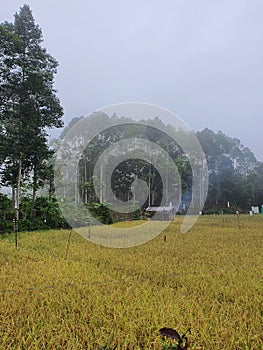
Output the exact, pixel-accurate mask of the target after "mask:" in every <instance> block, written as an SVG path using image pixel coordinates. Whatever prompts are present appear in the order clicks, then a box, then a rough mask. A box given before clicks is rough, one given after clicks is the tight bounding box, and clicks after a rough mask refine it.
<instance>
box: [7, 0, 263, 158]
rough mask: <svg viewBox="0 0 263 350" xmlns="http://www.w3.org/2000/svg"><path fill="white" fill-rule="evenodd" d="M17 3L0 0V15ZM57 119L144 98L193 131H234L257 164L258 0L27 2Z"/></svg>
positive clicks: (262, 150)
mask: <svg viewBox="0 0 263 350" xmlns="http://www.w3.org/2000/svg"><path fill="white" fill-rule="evenodd" d="M24 3H25V1H19V0H9V1H6V0H0V22H3V21H5V20H7V21H9V22H13V15H14V13H15V12H17V11H19V8H20V7H21V6H22V5H23V4H24ZM26 3H28V4H29V5H30V7H31V10H32V12H33V16H34V18H35V20H36V23H37V24H39V26H40V27H41V29H42V32H43V38H44V43H43V46H44V47H46V48H47V50H48V52H49V53H50V54H52V55H53V56H54V57H55V58H56V59H57V60H58V62H59V69H58V74H57V76H56V89H57V90H58V96H59V98H60V100H61V103H62V105H63V107H64V111H65V116H64V121H65V123H66V124H67V123H68V121H69V120H70V119H72V118H73V117H76V116H81V115H87V114H89V113H90V112H92V111H94V110H96V109H98V108H100V107H103V106H105V105H110V104H115V103H123V102H132V101H134V102H136V101H139V102H146V103H153V104H156V105H159V106H161V107H164V108H167V109H169V110H171V111H172V112H174V113H175V114H177V115H179V116H180V117H181V118H182V119H184V121H185V122H186V123H187V124H188V125H189V126H190V127H191V128H192V129H193V130H202V129H203V128H205V127H208V128H210V129H212V130H214V131H218V130H222V131H223V132H224V133H226V134H227V135H229V136H231V137H237V138H239V139H240V140H241V141H242V143H243V144H244V145H245V146H248V147H249V148H251V150H252V151H253V152H254V153H255V155H256V156H257V157H258V159H259V160H261V161H263V141H262V134H263V125H262V124H263V118H262V117H263V115H262V114H263V112H262V111H263V108H262V107H263V96H262V93H263V19H262V14H263V1H262V0H246V1H245V0H231V1H229V0H220V1H219V0H218V1H213V0H188V1H186V0H166V1H161V0H158V1H156V0H144V1H139V0H126V1H123V0H110V1H109V0H92V1H91V0H75V1H69V2H67V1H64V0H63V1H62V0H56V1H54V0H52V1H51V0H45V1H42V0H28V1H27V2H26Z"/></svg>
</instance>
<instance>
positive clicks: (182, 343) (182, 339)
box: [159, 327, 190, 350]
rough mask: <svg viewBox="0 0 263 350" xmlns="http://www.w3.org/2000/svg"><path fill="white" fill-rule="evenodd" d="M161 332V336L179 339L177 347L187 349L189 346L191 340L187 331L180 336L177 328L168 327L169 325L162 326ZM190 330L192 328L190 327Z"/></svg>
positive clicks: (178, 349) (179, 349) (180, 349)
mask: <svg viewBox="0 0 263 350" xmlns="http://www.w3.org/2000/svg"><path fill="white" fill-rule="evenodd" d="M159 332H160V334H161V336H163V337H167V338H170V339H173V340H176V341H177V345H176V348H175V349H177V350H187V349H188V348H189V340H188V338H187V336H186V333H184V334H183V335H182V336H180V334H179V333H178V332H177V331H176V330H175V329H172V328H167V327H164V328H161V329H160V330H159ZM188 332H190V329H188ZM173 348H174V347H173Z"/></svg>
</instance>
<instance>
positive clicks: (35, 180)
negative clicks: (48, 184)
mask: <svg viewBox="0 0 263 350" xmlns="http://www.w3.org/2000/svg"><path fill="white" fill-rule="evenodd" d="M33 172H34V173H33V198H32V217H33V218H35V217H36V211H35V207H36V199H37V169H36V165H34V169H33Z"/></svg>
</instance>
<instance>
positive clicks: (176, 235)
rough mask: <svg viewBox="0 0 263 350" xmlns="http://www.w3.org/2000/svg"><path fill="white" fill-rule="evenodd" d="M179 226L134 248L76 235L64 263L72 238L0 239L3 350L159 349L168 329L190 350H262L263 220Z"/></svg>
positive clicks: (207, 220)
mask: <svg viewBox="0 0 263 350" xmlns="http://www.w3.org/2000/svg"><path fill="white" fill-rule="evenodd" d="M180 223H181V218H180V217H178V218H176V221H175V222H173V223H172V224H171V225H170V226H169V227H168V229H167V230H166V231H165V232H164V233H163V234H161V235H160V236H159V237H157V238H156V239H154V240H152V241H151V242H149V243H147V244H144V245H142V246H139V247H135V248H129V249H109V248H104V247H100V246H97V245H94V244H92V243H90V242H88V241H87V240H85V239H84V238H82V237H81V236H79V235H78V234H75V233H73V234H72V239H71V245H70V249H69V255H68V259H67V260H65V252H66V245H67V238H68V232H67V231H48V232H34V233H24V234H21V235H20V236H19V249H18V251H16V250H15V248H14V243H13V242H12V241H11V240H10V239H4V240H1V241H0V270H1V280H0V289H1V291H2V292H1V294H0V298H1V300H0V349H12V350H13V349H24V350H29V349H81V350H84V349H92V350H97V349H99V348H100V346H102V345H104V346H106V345H107V344H108V346H109V347H108V349H113V348H114V346H115V345H118V347H117V349H121V350H125V349H134V350H136V349H160V350H161V349H162V347H163V345H164V342H163V340H162V339H161V338H160V336H159V334H158V330H159V329H160V328H162V327H165V326H166V327H172V328H176V329H177V330H178V331H179V333H182V332H184V331H185V330H186V329H187V328H191V334H190V336H189V338H190V341H191V344H190V349H206V350H219V349H220V350H222V349H225V350H235V349H244V350H245V349H249V350H253V349H255V350H259V349H263V345H262V344H263V337H262V329H263V324H262V319H263V301H262V295H263V276H262V266H263V232H262V224H263V216H260V215H259V216H257V217H256V216H254V217H245V216H244V217H242V218H241V229H240V230H239V229H238V226H237V220H236V218H235V217H234V216H211V217H202V218H200V219H199V220H198V222H197V223H196V225H195V226H194V228H193V229H192V230H191V231H190V232H188V233H187V234H181V233H180V231H179V227H180ZM164 234H165V235H166V236H167V242H164V241H163V236H164ZM52 286H53V287H52ZM47 287H50V288H47ZM27 288H36V289H35V290H26V289H27ZM3 290H8V291H6V292H3Z"/></svg>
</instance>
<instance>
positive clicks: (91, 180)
mask: <svg viewBox="0 0 263 350" xmlns="http://www.w3.org/2000/svg"><path fill="white" fill-rule="evenodd" d="M42 42H43V38H42V33H41V29H40V28H39V26H38V25H36V24H35V21H34V18H33V16H32V13H31V10H30V8H29V6H27V5H25V6H23V7H22V8H21V9H20V12H19V13H17V14H16V15H15V20H14V23H8V22H5V23H3V24H1V25H0V186H1V187H2V188H1V193H0V231H1V232H9V231H12V230H13V229H14V228H15V229H19V230H34V229H48V228H60V227H67V222H66V221H65V219H64V218H63V216H62V213H61V211H60V207H59V205H58V201H57V198H56V191H55V183H54V182H55V177H56V178H59V175H58V174H56V176H55V171H56V172H58V171H59V169H58V167H57V168H56V169H55V166H54V164H55V162H56V164H57V165H58V164H59V162H61V161H62V160H61V159H56V151H57V150H58V149H59V147H60V145H61V144H62V143H63V141H64V140H65V138H66V137H67V132H68V131H69V130H70V129H71V128H72V127H74V126H76V125H77V124H78V122H79V121H80V120H82V119H83V118H84V117H78V118H73V119H72V121H71V122H70V123H69V125H68V126H67V127H65V128H64V130H63V131H62V133H61V136H60V137H59V138H58V139H55V140H52V141H51V142H49V138H48V130H49V129H51V128H62V127H63V122H62V116H63V108H62V106H61V104H60V101H59V99H58V97H57V95H56V91H55V89H54V87H53V86H54V76H55V74H56V69H57V66H58V62H57V61H56V60H55V59H54V58H53V57H52V56H51V55H50V54H48V53H47V50H46V49H45V48H43V47H42ZM86 118H91V120H93V121H94V124H96V123H98V122H100V120H99V118H102V120H103V118H104V120H105V121H107V123H106V125H109V126H110V127H108V128H107V129H105V130H104V131H103V132H100V133H98V134H97V135H96V136H94V138H93V139H92V140H91V142H90V143H89V144H88V145H87V147H86V148H85V150H84V151H83V152H82V154H81V155H79V159H78V164H77V172H76V173H75V174H72V178H73V181H74V186H73V187H72V188H71V190H70V191H71V192H69V193H67V199H68V200H69V201H70V205H71V207H70V208H71V211H72V215H73V216H74V210H75V209H74V208H76V206H78V204H79V203H84V205H85V206H86V208H87V209H88V210H89V211H90V212H91V213H92V215H94V216H95V217H96V218H98V220H99V221H101V222H103V223H110V222H112V221H114V220H118V219H120V217H119V216H118V215H116V214H115V213H114V212H113V211H112V210H110V209H109V207H108V206H106V205H105V203H104V202H105V198H108V193H107V191H108V190H109V186H108V187H107V186H105V183H106V179H107V178H108V172H109V166H110V164H111V163H115V162H116V159H117V158H118V156H117V155H116V153H115V154H112V155H111V158H110V159H109V160H108V161H107V162H106V163H104V168H103V169H102V168H101V169H102V171H101V174H100V176H97V177H96V176H94V168H95V166H96V163H97V160H98V158H99V157H100V156H101V155H102V154H103V152H104V151H105V150H106V149H107V148H109V147H111V146H112V145H114V144H115V143H116V142H118V141H120V140H122V141H123V140H125V139H127V140H131V139H132V138H134V137H136V138H138V139H143V140H147V141H149V142H152V143H155V144H157V145H158V146H159V147H160V148H162V149H163V150H164V151H165V152H166V153H167V154H169V157H170V159H172V162H173V163H174V165H175V166H176V168H177V169H178V172H179V174H180V181H181V203H180V205H179V206H178V211H177V212H178V213H180V214H183V213H184V210H185V208H187V206H188V205H189V203H190V200H191V195H192V183H193V172H192V169H191V164H190V162H189V157H188V156H189V155H188V154H186V153H185V152H184V151H183V149H182V147H181V146H180V145H179V144H178V143H176V142H175V141H174V139H173V138H171V137H170V136H169V133H168V132H167V133H165V132H164V130H165V129H167V130H168V129H169V130H170V129H171V126H170V125H164V124H163V123H162V121H161V120H160V119H159V118H158V116H157V117H156V116H155V118H154V119H153V121H152V124H149V123H148V125H147V126H145V125H143V124H140V123H138V124H133V123H132V121H131V120H130V119H129V118H126V117H125V116H117V115H113V116H108V115H106V114H105V115H99V114H96V113H93V114H92V115H91V116H89V117H86ZM84 119H85V118H84ZM116 119H121V120H122V121H123V123H122V125H118V126H116V125H115V124H114V122H116ZM111 125H112V126H111ZM174 132H175V133H177V135H179V136H178V138H179V139H184V138H185V139H187V137H188V136H189V135H187V133H185V132H183V131H182V130H174ZM195 136H196V138H197V139H198V140H199V142H200V144H201V146H202V149H203V151H204V154H205V157H206V162H207V167H208V176H209V178H208V180H209V181H208V184H209V186H208V194H207V198H206V202H205V205H204V210H203V211H204V213H221V212H222V211H223V212H225V213H227V212H235V211H236V210H239V211H241V212H247V211H248V210H249V209H250V207H251V205H261V204H263V181H262V179H263V163H261V162H258V161H257V159H256V158H255V156H254V154H253V152H251V151H250V150H249V149H248V148H247V147H245V146H243V145H242V143H241V142H240V140H238V139H236V138H231V137H229V136H226V135H225V134H224V133H223V132H222V131H219V132H217V133H215V132H213V131H212V130H209V129H204V130H202V131H198V132H196V133H195ZM75 137H76V139H75V140H74V139H73V140H71V141H72V144H68V152H74V145H75V144H76V142H78V141H79V140H78V137H79V135H78V134H77V133H76V135H75ZM127 142H128V143H127V147H128V149H129V153H127V150H125V152H126V159H124V160H122V161H121V162H120V163H119V165H118V166H116V167H115V169H113V170H114V171H113V173H112V176H111V181H110V187H111V188H112V190H113V192H114V194H115V196H116V197H117V198H118V199H119V200H120V201H122V202H127V201H130V200H131V199H132V198H133V191H132V190H133V189H132V186H133V182H134V180H135V179H141V180H143V181H144V182H145V183H147V185H148V189H149V190H148V195H147V198H146V200H145V201H144V203H143V205H142V206H141V208H140V210H139V211H138V210H137V209H136V210H134V212H132V215H129V216H127V217H126V218H128V219H137V218H141V217H145V216H146V215H147V213H146V212H145V209H146V208H147V206H158V205H160V204H161V203H163V201H164V202H165V203H166V204H167V205H168V204H169V202H170V201H171V195H170V194H171V193H172V191H173V188H174V187H176V185H177V184H176V182H177V179H176V177H174V178H173V175H172V173H171V172H170V170H169V171H168V170H166V169H168V168H167V164H166V160H165V159H162V158H161V156H160V162H159V163H160V164H159V166H160V168H162V169H164V173H165V177H164V179H163V178H162V176H161V174H160V171H157V169H156V167H155V166H154V164H151V161H150V160H149V161H146V160H142V159H139V158H138V159H136V158H134V156H132V153H133V151H134V145H133V144H132V143H131V141H127ZM129 142H130V143H129ZM120 154H122V151H121V150H120V151H119V155H120ZM168 179H169V181H168ZM165 181H167V184H166V185H167V186H166V187H165V183H164V182H165ZM98 182H99V185H97V187H98V186H99V188H100V190H99V193H97V192H96V191H95V187H96V186H95V184H96V183H98ZM168 182H169V186H171V187H169V186H168ZM63 186H64V188H65V187H66V185H65V184H59V185H58V187H60V188H63ZM164 188H166V190H165V191H164ZM62 193H63V191H62ZM60 194H61V193H60ZM136 200H137V198H136ZM76 220H79V224H81V223H83V222H84V221H85V220H84V219H83V220H84V221H83V220H82V219H81V218H76ZM18 222H19V225H18V227H14V223H15V225H17V223H18ZM75 224H76V223H75Z"/></svg>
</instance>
